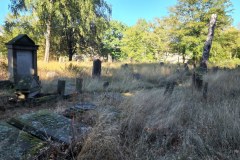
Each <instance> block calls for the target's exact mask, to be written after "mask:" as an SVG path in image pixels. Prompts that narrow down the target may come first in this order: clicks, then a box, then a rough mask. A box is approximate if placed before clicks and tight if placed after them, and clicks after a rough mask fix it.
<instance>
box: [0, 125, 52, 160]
mask: <svg viewBox="0 0 240 160" xmlns="http://www.w3.org/2000/svg"><path fill="white" fill-rule="evenodd" d="M47 149H48V146H47V143H46V142H44V141H42V140H40V139H38V138H36V137H34V136H32V135H30V134H28V133H26V132H24V131H21V130H19V129H17V128H15V127H13V126H11V125H9V124H7V123H5V122H0V159H2V160H5V159H6V160H16V159H35V158H36V157H38V156H40V154H41V152H44V151H45V150H47Z"/></svg>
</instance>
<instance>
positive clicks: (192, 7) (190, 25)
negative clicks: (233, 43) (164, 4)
mask: <svg viewBox="0 0 240 160" xmlns="http://www.w3.org/2000/svg"><path fill="white" fill-rule="evenodd" d="M229 12H231V2H230V0H201V1H197V0H178V3H177V5H176V6H174V7H173V8H171V9H170V13H171V15H170V18H171V19H174V20H176V21H177V23H176V24H177V26H176V27H175V35H176V36H174V35H173V37H175V38H174V40H173V41H172V43H178V47H180V48H182V47H183V48H185V50H186V52H187V53H191V55H192V57H193V59H194V60H200V58H201V51H202V48H203V44H204V41H205V37H206V35H207V31H208V27H207V24H208V23H209V21H210V17H211V14H214V13H215V14H217V15H218V17H219V18H218V21H217V26H218V27H217V28H216V31H215V32H216V34H215V35H216V36H218V35H219V34H220V33H221V30H223V29H224V28H225V27H227V26H229V25H230V23H231V17H230V16H229V15H228V13H229ZM176 33H177V34H176ZM175 46H176V45H175Z"/></svg>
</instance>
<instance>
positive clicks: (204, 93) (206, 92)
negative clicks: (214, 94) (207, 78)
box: [203, 82, 208, 100]
mask: <svg viewBox="0 0 240 160" xmlns="http://www.w3.org/2000/svg"><path fill="white" fill-rule="evenodd" d="M207 94H208V83H207V82H206V83H205V84H204V87H203V98H204V99H205V100H206V99H207Z"/></svg>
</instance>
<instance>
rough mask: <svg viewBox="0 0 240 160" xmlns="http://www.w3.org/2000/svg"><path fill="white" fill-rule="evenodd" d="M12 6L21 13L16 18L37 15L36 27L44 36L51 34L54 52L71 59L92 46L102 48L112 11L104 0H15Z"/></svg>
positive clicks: (47, 36) (13, 9)
mask: <svg viewBox="0 0 240 160" xmlns="http://www.w3.org/2000/svg"><path fill="white" fill-rule="evenodd" d="M10 8H11V10H12V12H13V13H14V14H15V15H17V16H18V17H17V18H16V19H15V21H18V19H19V18H21V17H24V16H25V15H29V16H31V17H36V18H37V23H38V24H37V26H31V27H33V31H35V29H36V28H39V29H40V31H41V33H42V36H41V37H43V35H44V34H46V40H49V38H50V41H51V50H52V52H54V53H62V52H63V53H64V54H68V55H69V60H71V58H72V55H73V54H74V53H77V52H78V51H80V50H84V49H86V48H88V47H91V48H94V49H95V50H98V47H99V44H100V41H101V39H102V37H103V33H104V31H105V30H106V29H107V27H108V20H109V16H110V15H111V8H110V6H109V5H108V4H107V3H106V2H105V1H104V0H85V1H68V0H59V1H53V0H11V5H10ZM63 10H64V12H63ZM25 11H27V12H25ZM29 24H31V23H29ZM23 30H24V31H26V30H25V28H23ZM19 32H22V31H20V30H19ZM60 44H62V45H60Z"/></svg>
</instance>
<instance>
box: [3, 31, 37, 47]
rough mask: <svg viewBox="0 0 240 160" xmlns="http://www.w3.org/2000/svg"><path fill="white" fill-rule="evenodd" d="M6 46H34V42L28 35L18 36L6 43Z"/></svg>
mask: <svg viewBox="0 0 240 160" xmlns="http://www.w3.org/2000/svg"><path fill="white" fill-rule="evenodd" d="M6 45H21V46H35V42H34V41H33V40H32V39H31V38H29V37H28V35H26V34H19V35H18V36H17V37H15V38H13V39H12V40H11V41H9V42H8V43H6Z"/></svg>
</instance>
